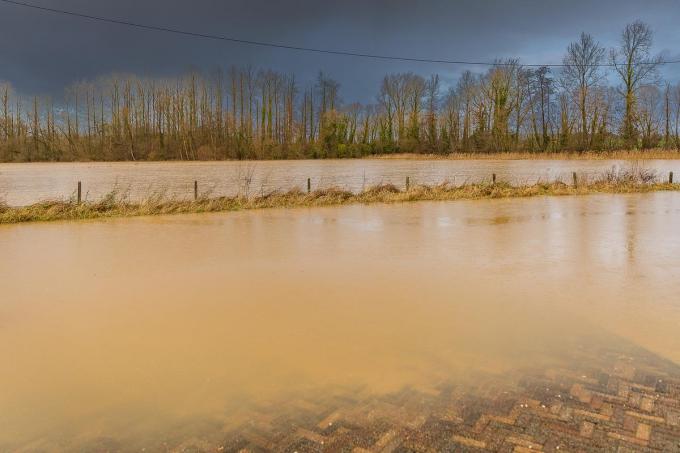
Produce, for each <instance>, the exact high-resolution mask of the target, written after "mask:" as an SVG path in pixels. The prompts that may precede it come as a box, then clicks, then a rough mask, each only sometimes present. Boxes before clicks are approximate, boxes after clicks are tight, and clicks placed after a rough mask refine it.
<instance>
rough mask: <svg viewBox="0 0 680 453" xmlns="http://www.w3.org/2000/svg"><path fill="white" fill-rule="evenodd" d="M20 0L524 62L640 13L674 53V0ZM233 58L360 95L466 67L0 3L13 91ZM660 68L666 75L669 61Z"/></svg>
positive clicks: (248, 31) (607, 39)
mask: <svg viewBox="0 0 680 453" xmlns="http://www.w3.org/2000/svg"><path fill="white" fill-rule="evenodd" d="M25 1H27V2H32V3H34V4H37V5H42V6H48V7H53V8H60V9H67V10H72V11H76V12H80V13H85V14H92V15H100V16H107V17H111V18H115V19H120V20H129V21H134V22H139V23H146V24H151V25H157V26H165V27H171V28H179V29H183V30H188V31H195V32H201V33H209V34H218V35H224V36H231V37H236V38H241V39H248V40H258V41H270V42H277V43H283V44H289V45H294V46H311V47H321V48H328V49H334V50H351V51H358V52H366V53H379V54H388V55H399V56H409V57H418V58H431V59H456V60H482V61H493V60H494V59H495V58H507V57H519V58H520V59H521V61H522V62H524V63H559V62H561V59H562V56H563V53H564V49H565V48H566V46H567V44H568V43H569V42H570V41H573V40H575V39H576V38H577V37H578V35H579V33H580V32H581V31H587V32H589V33H591V34H593V35H594V36H595V38H596V39H597V40H599V41H600V42H601V43H602V44H603V45H605V46H607V47H608V46H612V45H615V44H616V42H617V40H618V36H619V34H620V32H621V29H622V28H623V27H624V25H625V24H626V23H628V22H631V21H633V20H635V19H641V20H643V21H645V22H647V23H649V24H650V25H651V26H652V27H653V29H654V30H655V32H656V39H655V48H656V51H658V52H662V51H665V52H667V53H668V54H669V55H670V56H678V54H680V31H679V29H678V24H680V2H678V0H637V1H634V0H596V1H586V0H569V1H567V0H562V1H557V0H523V1H512V0H464V1H454V0H420V1H413V0H380V1H371V0H342V1H334V2H330V1H321V0H297V1H285V0H279V1H273V0H270V1H267V0H221V1H220V0H116V1H112V0H25ZM232 64H236V65H252V66H254V67H256V68H261V67H262V68H272V69H276V70H280V71H284V72H293V73H295V74H296V76H297V78H298V80H300V81H301V82H302V83H303V84H304V83H305V82H309V81H310V80H312V79H313V77H314V76H315V74H316V73H317V72H318V71H319V70H323V71H324V72H327V73H329V74H330V75H331V76H333V77H334V78H336V79H337V80H338V81H339V82H340V83H341V85H342V87H341V93H342V97H343V98H344V99H345V100H346V101H354V100H364V101H371V100H372V99H373V97H374V96H375V93H376V92H377V87H378V85H379V81H380V79H381V78H382V76H383V75H384V74H386V73H389V72H401V71H414V72H418V73H420V74H423V75H425V76H427V75H429V74H432V73H435V72H436V73H439V74H440V76H441V77H442V79H443V80H444V81H445V83H446V82H449V83H451V82H453V81H455V80H456V78H457V76H458V74H460V72H461V71H462V70H464V69H467V68H465V67H460V66H449V65H441V64H440V65H438V64H418V63H404V62H386V61H380V60H368V59H362V58H352V57H341V56H328V55H319V54H309V53H301V52H296V51H289V50H280V49H266V48H261V47H252V46H247V45H239V44H233V43H227V42H218V41H210V40H205V39H199V38H190V37H183V36H177V35H172V34H165V33H159V32H152V31H144V30H138V29H133V28H129V27H125V26H120V25H113V24H103V23H99V22H92V21H88V20H85V19H80V18H75V17H65V16H60V15H55V14H51V13H45V12H40V11H35V10H31V9H26V8H21V7H18V6H13V5H8V4H4V3H0V80H7V81H10V82H11V83H12V84H13V85H14V87H15V88H16V89H18V90H19V91H21V92H30V93H34V92H35V93H40V94H48V93H59V92H61V91H62V88H63V87H64V86H66V85H68V84H70V83H72V82H75V81H78V80H81V79H88V78H94V77H97V76H100V75H106V74H109V73H112V72H126V73H136V74H140V75H148V76H167V75H175V74H181V73H185V72H187V71H188V70H191V69H199V70H210V69H213V68H216V67H217V66H222V67H228V66H229V65H232ZM472 69H473V70H477V71H479V70H481V69H479V68H472ZM666 74H668V76H669V77H672V78H676V77H675V74H680V65H675V66H673V67H669V68H667V69H666Z"/></svg>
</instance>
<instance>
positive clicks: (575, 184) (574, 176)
mask: <svg viewBox="0 0 680 453" xmlns="http://www.w3.org/2000/svg"><path fill="white" fill-rule="evenodd" d="M572 177H573V178H574V187H576V186H578V179H577V178H576V172H574V173H572Z"/></svg>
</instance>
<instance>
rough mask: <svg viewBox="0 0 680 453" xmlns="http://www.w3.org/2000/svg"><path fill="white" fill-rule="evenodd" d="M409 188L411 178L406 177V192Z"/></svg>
mask: <svg viewBox="0 0 680 453" xmlns="http://www.w3.org/2000/svg"><path fill="white" fill-rule="evenodd" d="M409 187H411V178H410V177H408V176H407V177H406V190H408V189H409Z"/></svg>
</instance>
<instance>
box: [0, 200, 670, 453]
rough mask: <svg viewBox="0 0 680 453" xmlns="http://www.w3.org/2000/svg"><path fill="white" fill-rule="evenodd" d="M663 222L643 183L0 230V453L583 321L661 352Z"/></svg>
mask: <svg viewBox="0 0 680 453" xmlns="http://www.w3.org/2000/svg"><path fill="white" fill-rule="evenodd" d="M679 225H680V196H679V195H678V194H675V193H652V194H640V195H623V196H622V195H618V196H617V195H597V196H585V197H564V198H554V197H545V198H534V199H528V200H525V199H522V200H486V201H461V202H439V203H436V202H424V203H411V204H404V205H370V206H364V205H357V206H346V207H334V208H315V209H291V210H278V209H271V210H263V211H250V212H239V213H225V214H208V215H186V216H169V217H149V218H134V219H109V220H100V221H87V222H78V223H48V224H47V223H46V224H25V225H5V226H0V257H1V258H0V282H1V286H2V289H1V292H0V294H1V295H2V297H1V298H0V357H2V370H1V372H0V451H3V447H2V446H3V445H6V446H8V447H7V450H8V451H12V450H13V449H14V448H19V447H20V446H24V447H27V448H38V449H41V448H44V449H47V450H61V449H68V448H72V449H74V450H79V448H78V445H79V442H87V441H88V440H89V439H93V438H106V439H111V438H114V439H120V440H121V442H123V445H124V444H125V442H131V443H132V442H137V443H135V445H144V444H143V443H141V444H140V443H139V439H143V440H145V441H149V440H150V439H153V438H154V436H161V434H159V433H162V432H164V430H168V429H170V428H169V427H172V426H175V425H173V423H177V422H178V421H184V420H191V419H196V418H199V417H213V419H216V420H219V421H220V423H219V426H220V428H219V429H217V428H216V429H217V430H218V431H219V430H220V429H221V430H224V429H227V427H228V426H229V423H230V422H229V421H228V420H230V418H229V414H234V413H237V412H238V410H239V409H240V408H242V407H245V406H246V405H248V404H250V403H251V402H253V401H254V402H257V403H258V404H267V402H275V401H277V400H278V399H279V398H282V397H284V396H285V395H289V394H298V395H305V394H313V395H324V394H330V393H332V392H336V391H338V389H354V388H360V389H362V391H363V392H368V393H369V394H375V395H380V394H385V393H386V392H394V391H398V390H399V389H401V388H404V387H405V386H410V387H413V388H424V389H427V388H430V387H432V386H433V385H435V384H436V383H437V382H441V381H443V380H448V381H457V382H465V381H466V380H473V379H474V378H475V376H477V375H478V374H479V375H482V374H485V375H487V374H491V375H496V376H504V375H506V374H507V375H510V373H511V372H513V370H520V369H522V368H524V367H533V368H536V367H538V368H548V367H550V366H552V364H553V363H554V362H556V361H558V360H559V358H560V357H561V356H562V355H563V354H562V353H565V352H568V351H569V350H571V348H573V344H574V341H579V340H580V339H583V338H588V339H589V340H588V341H591V342H593V343H597V342H600V341H602V342H605V341H607V342H609V341H611V342H612V343H613V344H622V343H624V342H626V343H630V344H633V345H636V347H637V346H639V347H641V348H644V349H646V350H648V351H650V353H653V354H656V355H658V356H660V357H661V358H663V359H667V360H669V361H671V362H675V363H680V335H678V332H679V331H680V330H678V329H679V328H680V297H679V296H678V294H680V234H679V233H678V231H679V230H678V226H679ZM612 339H614V340H612ZM560 366H563V367H566V366H568V365H565V364H562V365H560ZM317 402H318V401H317ZM282 408H283V406H275V409H271V410H270V411H269V413H271V414H273V415H275V414H276V411H277V410H283V409H282ZM210 426H212V425H210ZM133 439H137V440H136V441H133ZM99 450H102V449H101V448H100V449H99ZM99 450H98V451H99ZM102 451H103V450H102ZM220 451H221V450H220Z"/></svg>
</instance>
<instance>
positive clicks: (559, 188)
mask: <svg viewBox="0 0 680 453" xmlns="http://www.w3.org/2000/svg"><path fill="white" fill-rule="evenodd" d="M574 177H575V178H576V179H575V180H574V181H573V182H572V183H571V184H565V183H564V182H561V181H556V182H551V183H540V182H539V183H536V184H529V185H511V184H509V183H506V182H500V181H499V182H492V181H487V182H483V183H476V184H464V185H462V186H457V185H452V184H449V183H443V184H439V185H435V186H428V185H414V186H412V187H407V188H406V189H403V190H402V189H399V188H397V187H396V186H394V185H392V184H381V185H377V186H373V187H370V188H368V189H366V190H363V191H361V192H359V193H354V192H351V191H348V190H343V189H340V188H333V187H331V188H328V189H319V190H315V191H311V192H304V191H302V190H300V189H292V190H289V191H287V192H281V191H273V192H270V193H267V194H262V195H259V196H253V197H245V196H235V197H209V196H201V197H197V198H196V199H195V200H173V199H167V198H165V197H163V196H151V197H149V198H148V199H146V200H144V201H142V202H138V203H136V202H130V201H128V200H127V199H126V198H125V197H124V196H122V195H121V194H119V193H118V192H117V191H112V192H110V193H109V194H108V195H107V196H105V197H103V198H102V199H101V200H99V201H92V202H91V201H85V202H81V203H78V202H77V201H76V200H74V199H71V200H68V201H45V202H40V203H35V204H32V205H29V206H21V207H14V206H8V205H3V204H0V224H3V223H20V222H35V221H54V220H84V219H95V218H102V217H135V216H147V215H166V214H188V213H207V212H222V211H240V210H248V209H263V208H296V207H318V206H333V205H345V204H356V203H364V204H365V203H404V202H413V201H452V200H478V199H495V198H520V197H536V196H565V195H588V194H598V193H612V194H622V193H646V192H653V191H678V190H680V184H678V183H674V184H673V183H670V182H659V181H658V178H657V177H656V175H655V174H654V173H653V172H650V171H647V170H645V169H631V170H625V171H611V172H606V173H602V174H599V175H596V176H588V177H585V176H577V175H576V174H574ZM579 178H582V180H580V179H579Z"/></svg>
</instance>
